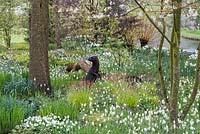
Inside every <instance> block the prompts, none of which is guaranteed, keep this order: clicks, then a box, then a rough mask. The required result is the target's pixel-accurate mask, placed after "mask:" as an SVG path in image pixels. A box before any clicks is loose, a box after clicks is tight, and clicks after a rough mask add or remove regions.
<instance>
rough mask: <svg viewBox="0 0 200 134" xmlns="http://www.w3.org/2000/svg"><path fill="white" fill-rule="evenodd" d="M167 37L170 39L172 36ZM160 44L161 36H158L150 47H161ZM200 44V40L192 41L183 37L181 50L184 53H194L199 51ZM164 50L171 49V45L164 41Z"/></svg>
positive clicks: (150, 43)
mask: <svg viewBox="0 0 200 134" xmlns="http://www.w3.org/2000/svg"><path fill="white" fill-rule="evenodd" d="M167 37H168V38H169V39H170V34H169V35H167ZM159 43H160V36H157V37H155V38H154V40H153V41H151V42H149V45H150V46H152V47H156V48H158V47H159ZM199 44H200V41H198V40H191V39H186V38H184V37H181V46H180V47H181V48H182V49H183V51H186V52H189V53H194V52H195V51H196V50H197V47H198V45H199ZM163 49H169V43H168V42H167V41H166V40H165V41H164V46H163Z"/></svg>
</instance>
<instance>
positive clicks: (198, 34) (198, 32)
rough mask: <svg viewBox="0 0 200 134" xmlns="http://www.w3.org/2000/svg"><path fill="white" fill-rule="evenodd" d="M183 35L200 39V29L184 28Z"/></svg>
mask: <svg viewBox="0 0 200 134" xmlns="http://www.w3.org/2000/svg"><path fill="white" fill-rule="evenodd" d="M181 35H182V36H184V37H188V38H191V39H200V30H188V29H183V30H182V31H181Z"/></svg>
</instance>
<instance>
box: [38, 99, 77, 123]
mask: <svg viewBox="0 0 200 134" xmlns="http://www.w3.org/2000/svg"><path fill="white" fill-rule="evenodd" d="M52 113H53V114H54V115H57V116H60V117H64V116H69V117H70V118H71V119H75V118H77V115H78V109H76V108H75V107H73V106H72V105H70V104H68V103H67V101H66V99H59V100H50V101H48V102H45V104H44V105H43V106H42V107H41V108H40V110H39V111H38V113H37V114H38V115H42V116H47V115H50V114H52Z"/></svg>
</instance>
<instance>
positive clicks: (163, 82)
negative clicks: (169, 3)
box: [158, 0, 170, 110]
mask: <svg viewBox="0 0 200 134" xmlns="http://www.w3.org/2000/svg"><path fill="white" fill-rule="evenodd" d="M163 8H164V0H161V14H162V12H163ZM161 22H162V32H163V34H164V35H165V33H166V23H165V21H164V18H162V20H161ZM164 39H165V38H164V36H163V35H162V36H161V39H160V45H159V50H158V73H159V80H160V85H161V91H162V95H163V98H164V101H165V104H166V106H167V107H168V110H169V108H170V107H169V100H168V97H167V89H166V87H165V81H164V74H163V69H162V48H163V44H164Z"/></svg>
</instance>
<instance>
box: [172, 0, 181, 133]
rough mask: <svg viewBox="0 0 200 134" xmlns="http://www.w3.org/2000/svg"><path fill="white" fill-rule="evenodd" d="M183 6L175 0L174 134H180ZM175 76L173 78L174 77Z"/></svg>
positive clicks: (173, 56) (173, 41) (173, 54)
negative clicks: (179, 103) (179, 110)
mask: <svg viewBox="0 0 200 134" xmlns="http://www.w3.org/2000/svg"><path fill="white" fill-rule="evenodd" d="M181 4H182V0H173V1H172V7H174V8H173V18H174V19H173V21H174V24H173V27H174V28H173V29H172V30H173V32H172V34H173V35H172V36H173V40H172V44H173V46H171V47H172V51H173V53H171V57H172V60H173V61H172V64H173V65H172V68H171V70H172V71H173V73H171V78H172V77H173V80H171V85H172V87H171V96H170V119H171V123H172V130H173V132H174V133H178V129H179V124H178V93H179V81H180V51H179V49H180V31H181ZM172 75H173V76H172Z"/></svg>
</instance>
